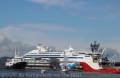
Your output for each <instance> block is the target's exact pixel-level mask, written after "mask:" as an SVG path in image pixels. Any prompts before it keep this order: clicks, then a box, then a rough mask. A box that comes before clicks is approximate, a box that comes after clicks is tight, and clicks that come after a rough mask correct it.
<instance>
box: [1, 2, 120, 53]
mask: <svg viewBox="0 0 120 78" xmlns="http://www.w3.org/2000/svg"><path fill="white" fill-rule="evenodd" d="M119 4H120V0H0V40H2V39H3V36H6V37H8V38H9V39H11V40H13V41H21V42H23V43H29V44H33V45H36V44H37V43H43V44H46V45H50V46H55V47H57V48H62V49H65V48H67V47H68V45H69V43H71V45H72V46H73V47H74V48H76V49H85V48H89V44H90V43H91V42H92V41H94V40H96V41H98V42H100V43H101V45H102V46H104V47H109V48H114V49H117V50H118V51H120V48H119V47H120V5H119Z"/></svg>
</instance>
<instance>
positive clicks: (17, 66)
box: [8, 62, 27, 69]
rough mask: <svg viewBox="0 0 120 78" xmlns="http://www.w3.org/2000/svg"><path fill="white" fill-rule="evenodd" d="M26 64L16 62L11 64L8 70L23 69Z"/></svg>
mask: <svg viewBox="0 0 120 78" xmlns="http://www.w3.org/2000/svg"><path fill="white" fill-rule="evenodd" d="M26 65H27V63H26V62H18V63H15V64H13V65H12V66H11V67H8V68H12V69H25V67H26Z"/></svg>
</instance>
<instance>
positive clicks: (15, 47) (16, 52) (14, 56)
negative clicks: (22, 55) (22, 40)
mask: <svg viewBox="0 0 120 78" xmlns="http://www.w3.org/2000/svg"><path fill="white" fill-rule="evenodd" d="M14 57H17V51H16V47H15V56H14Z"/></svg>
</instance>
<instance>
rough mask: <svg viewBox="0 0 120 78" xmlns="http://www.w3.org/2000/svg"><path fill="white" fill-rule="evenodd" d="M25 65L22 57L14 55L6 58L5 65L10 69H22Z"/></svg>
mask: <svg viewBox="0 0 120 78" xmlns="http://www.w3.org/2000/svg"><path fill="white" fill-rule="evenodd" d="M26 65H27V62H25V61H24V59H23V58H22V57H19V56H17V55H16V51H15V56H14V57H13V58H12V59H7V61H6V62H5V66H6V67H7V68H12V69H24V68H25V67H26Z"/></svg>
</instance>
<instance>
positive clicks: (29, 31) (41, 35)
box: [0, 23, 78, 44]
mask: <svg viewBox="0 0 120 78" xmlns="http://www.w3.org/2000/svg"><path fill="white" fill-rule="evenodd" d="M77 31H78V30H77V29H75V28H71V27H67V26H63V25H56V24H46V23H39V24H19V25H8V26H4V27H3V28H1V29H0V32H2V33H4V34H5V35H6V36H7V37H9V38H10V39H12V40H14V41H22V42H24V43H31V44H37V43H38V42H43V43H44V42H45V43H47V42H48V43H51V44H52V43H54V42H55V43H56V42H57V41H59V42H60V41H62V40H64V41H65V39H63V38H64V37H65V36H66V35H64V34H68V35H70V34H72V33H76V32H77Z"/></svg>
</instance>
